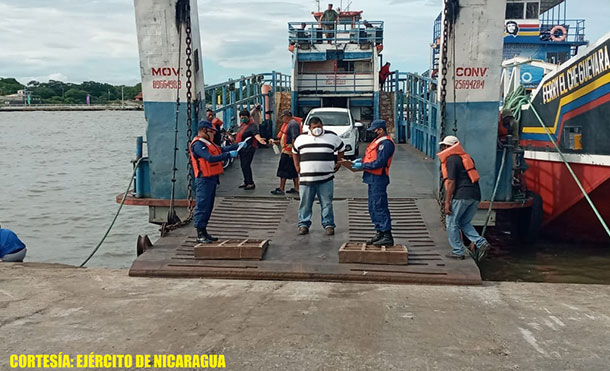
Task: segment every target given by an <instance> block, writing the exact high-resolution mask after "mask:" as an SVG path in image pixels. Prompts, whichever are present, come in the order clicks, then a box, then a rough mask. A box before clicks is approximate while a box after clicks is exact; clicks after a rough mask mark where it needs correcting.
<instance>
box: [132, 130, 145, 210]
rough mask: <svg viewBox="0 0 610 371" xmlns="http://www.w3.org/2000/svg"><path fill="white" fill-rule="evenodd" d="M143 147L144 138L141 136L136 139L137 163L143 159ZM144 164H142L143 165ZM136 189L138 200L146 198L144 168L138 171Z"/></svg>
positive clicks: (139, 168) (139, 167)
mask: <svg viewBox="0 0 610 371" xmlns="http://www.w3.org/2000/svg"><path fill="white" fill-rule="evenodd" d="M143 145H144V138H143V137H141V136H139V137H137V138H136V161H137V160H139V159H141V158H142V156H143V152H144V150H143ZM141 163H142V162H140V164H141ZM134 188H135V190H136V197H137V198H142V197H144V169H143V168H142V166H141V165H140V166H138V168H137V169H136V183H135V185H134Z"/></svg>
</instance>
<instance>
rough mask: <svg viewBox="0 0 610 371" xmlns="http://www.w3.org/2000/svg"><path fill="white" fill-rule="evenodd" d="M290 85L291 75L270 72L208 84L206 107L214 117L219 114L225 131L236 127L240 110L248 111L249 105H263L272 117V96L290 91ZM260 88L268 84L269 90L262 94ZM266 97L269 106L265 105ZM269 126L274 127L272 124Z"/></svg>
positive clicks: (265, 111) (273, 104)
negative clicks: (207, 103)
mask: <svg viewBox="0 0 610 371" xmlns="http://www.w3.org/2000/svg"><path fill="white" fill-rule="evenodd" d="M291 84H292V79H291V76H289V75H286V74H283V73H280V72H276V71H273V72H265V73H259V74H253V75H250V76H241V77H240V78H239V79H236V80H233V79H229V80H227V81H225V82H221V83H218V84H213V85H207V86H205V88H204V90H205V95H206V102H209V105H208V107H207V108H209V109H211V110H212V112H214V114H215V115H216V114H218V113H222V115H223V116H222V118H223V125H224V128H225V129H229V128H231V127H234V126H237V118H238V117H237V116H238V113H239V111H240V110H242V109H247V110H250V108H251V106H254V105H257V104H260V105H261V106H262V109H263V113H268V114H270V115H271V117H273V110H274V106H275V103H274V96H275V93H276V92H283V91H290V90H291ZM263 85H270V86H271V87H272V90H271V91H270V92H269V93H267V94H263V93H262V86H263ZM265 97H269V107H267V106H266V105H267V102H266V100H265ZM272 121H273V119H272ZM271 124H272V125H273V122H272V123H271Z"/></svg>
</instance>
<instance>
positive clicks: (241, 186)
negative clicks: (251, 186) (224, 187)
mask: <svg viewBox="0 0 610 371" xmlns="http://www.w3.org/2000/svg"><path fill="white" fill-rule="evenodd" d="M247 186H248V185H247V184H242V185H240V186H239V187H237V188H246V187H247Z"/></svg>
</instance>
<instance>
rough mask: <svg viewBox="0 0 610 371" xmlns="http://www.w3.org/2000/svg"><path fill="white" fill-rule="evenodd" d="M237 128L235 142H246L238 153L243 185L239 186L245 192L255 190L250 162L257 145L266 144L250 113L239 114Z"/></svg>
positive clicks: (244, 111)
mask: <svg viewBox="0 0 610 371" xmlns="http://www.w3.org/2000/svg"><path fill="white" fill-rule="evenodd" d="M239 122H240V125H239V128H238V129H237V135H236V137H235V140H236V141H237V142H246V141H247V142H248V146H247V147H245V148H244V149H243V150H241V151H239V162H240V165H241V172H242V174H243V175H244V183H243V184H242V185H240V186H239V188H243V189H246V190H253V189H254V188H256V186H255V185H254V178H253V177H252V160H254V153H255V152H256V147H258V144H259V143H260V144H267V142H266V141H265V140H264V139H263V138H261V136H260V133H259V131H258V126H257V125H256V123H255V122H254V120H252V118H251V117H250V112H248V111H247V110H243V111H241V112H240V113H239Z"/></svg>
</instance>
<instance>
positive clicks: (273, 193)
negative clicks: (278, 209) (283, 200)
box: [271, 188, 284, 196]
mask: <svg viewBox="0 0 610 371" xmlns="http://www.w3.org/2000/svg"><path fill="white" fill-rule="evenodd" d="M271 194H272V195H276V196H283V195H284V191H282V190H281V189H279V188H276V189H274V190H273V191H271Z"/></svg>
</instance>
